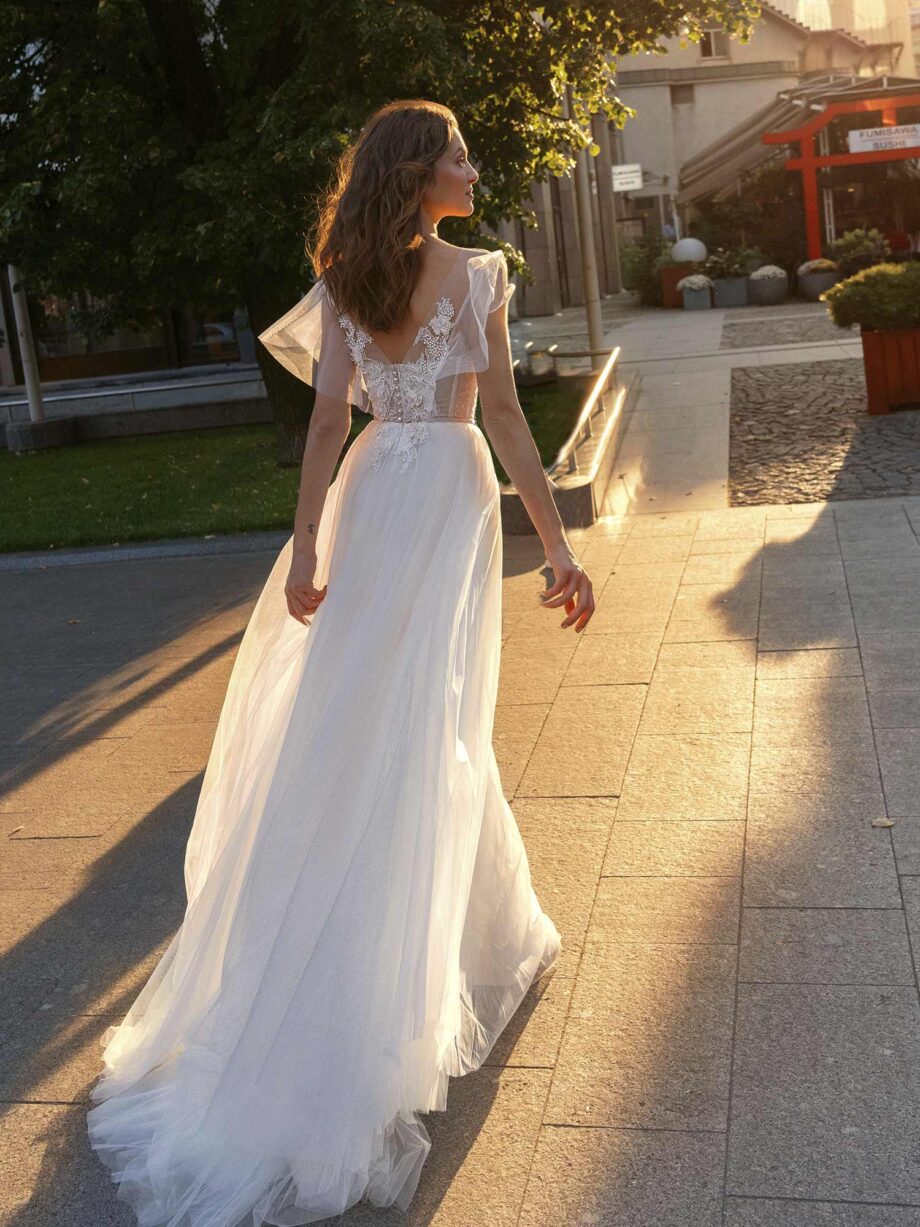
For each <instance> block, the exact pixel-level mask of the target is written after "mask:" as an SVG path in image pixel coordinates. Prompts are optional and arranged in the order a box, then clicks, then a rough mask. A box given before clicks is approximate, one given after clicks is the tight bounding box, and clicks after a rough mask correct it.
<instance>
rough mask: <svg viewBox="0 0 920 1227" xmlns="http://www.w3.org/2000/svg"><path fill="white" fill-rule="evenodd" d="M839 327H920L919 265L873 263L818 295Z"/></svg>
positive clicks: (876, 328) (871, 328)
mask: <svg viewBox="0 0 920 1227" xmlns="http://www.w3.org/2000/svg"><path fill="white" fill-rule="evenodd" d="M821 301H822V302H826V303H827V305H828V308H829V310H830V315H831V319H832V320H833V321H834V323H835V324H837V325H839V327H841V328H849V327H851V326H852V325H853V324H859V325H860V326H861V327H862V328H865V329H868V330H871V331H874V330H879V329H881V330H885V329H894V328H920V264H917V263H911V264H875V265H873V266H872V268H866V269H863V270H862V271H861V272H858V273H855V274H854V275H853V276H852V277H847V278H846V280H845V281H838V282H837V284H836V285H833V286H831V288H830V289H829V290H825V292H824V293H823V294H822V295H821Z"/></svg>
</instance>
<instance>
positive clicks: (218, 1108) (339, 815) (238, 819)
mask: <svg viewBox="0 0 920 1227" xmlns="http://www.w3.org/2000/svg"><path fill="white" fill-rule="evenodd" d="M401 429H405V428H402V427H400V426H399V425H398V424H391V423H384V422H380V421H377V420H374V421H372V422H370V423H369V424H368V426H367V427H366V428H365V430H364V431H363V432H362V434H361V435H359V436H358V438H357V439H356V440H355V442H354V443H353V444H352V446H351V448H350V449H349V451H348V453H347V454H346V456H345V458H344V460H343V462H342V464H341V466H340V469H339V472H338V475H337V477H336V480H335V481H334V482H333V484H332V485H331V487H330V489H329V492H328V494H327V498H326V503H325V506H324V509H323V514H322V518H321V521H320V524H319V526H318V530H317V539H316V548H317V557H318V569H317V574H316V584H317V586H318V587H322V586H323V584H325V583H327V582H328V592H327V595H326V598H325V600H324V602H323V603H322V604H321V605H320V607H319V608H318V610H317V611H316V613H315V614H314V615H313V617H312V620H311V621H310V623H309V625H304V624H302V623H299V622H297V621H295V619H294V618H292V617H291V616H290V614H289V613H288V611H287V605H286V602H285V598H284V583H285V580H286V577H287V573H288V568H289V565H290V561H291V546H292V541H291V540H288V542H287V543H286V545H285V546H284V547H283V548H282V550H281V552H280V554H279V555H278V557H277V559H276V561H275V563H274V566H273V567H272V570H271V573H270V574H269V577H268V579H267V581H266V583H265V586H264V588H263V590H262V592H261V594H260V596H259V599H258V601H257V603H256V605H255V608H254V610H253V613H252V616H251V618H250V621H249V623H248V625H247V628H246V631H245V634H244V636H243V639H242V641H241V644H240V647H239V650H238V653H237V656H236V659H235V661H234V665H233V670H232V673H231V677H230V681H229V684H228V689H227V692H226V697H225V700H224V704H223V708H222V711H221V714H220V718H219V721H218V725H217V730H216V734H215V738H214V743H213V747H212V749H211V753H210V757H209V760H208V764H207V768H206V771H205V775H204V779H203V783H202V788H201V793H200V796H199V800H198V804H197V809H196V813H195V818H194V823H193V826H192V830H191V833H190V837H189V840H188V846H187V851H186V859H185V887H186V892H187V899H188V902H187V907H186V911H185V916H184V919H183V922H182V925H181V927H180V929H179V931H178V932H177V933H176V934H175V936H174V937H173V939H172V941H171V943H170V945H169V946H168V948H167V949H166V952H165V953H164V954H163V956H162V958H161V959H160V961H159V963H158V964H157V966H156V968H155V970H154V971H153V973H152V975H151V976H150V979H149V980H148V982H147V983H146V985H145V986H144V988H143V989H142V991H141V992H140V994H139V996H138V997H137V999H136V1000H135V1002H134V1004H133V1005H132V1006H131V1008H130V1010H129V1011H128V1013H127V1015H126V1017H125V1018H124V1020H123V1021H122V1022H121V1023H120V1024H119V1025H117V1026H111V1027H109V1028H108V1029H107V1030H106V1031H105V1032H104V1034H103V1036H102V1039H101V1044H102V1050H103V1056H102V1065H103V1069H102V1073H101V1075H100V1077H99V1080H98V1082H97V1083H96V1085H95V1087H94V1088H93V1090H92V1092H91V1100H92V1102H93V1103H94V1105H95V1106H93V1107H92V1108H91V1109H90V1110H89V1112H88V1117H87V1121H88V1130H89V1136H90V1141H91V1144H92V1146H93V1148H94V1149H95V1150H96V1152H97V1153H98V1155H99V1157H100V1158H101V1159H102V1160H103V1161H104V1163H105V1164H106V1165H107V1166H108V1167H109V1169H110V1172H111V1177H112V1179H113V1180H114V1181H115V1182H116V1183H117V1184H118V1186H119V1187H118V1194H117V1196H118V1197H119V1198H120V1199H121V1200H123V1201H127V1202H129V1203H130V1204H131V1206H132V1207H133V1208H134V1211H135V1213H136V1215H137V1219H138V1222H139V1223H140V1224H141V1225H142V1227H161V1225H168V1227H236V1225H237V1224H247V1225H249V1224H252V1225H254V1227H259V1225H260V1224H263V1223H267V1224H275V1225H277V1227H290V1225H292V1224H303V1223H311V1222H317V1221H319V1220H321V1219H323V1218H327V1217H330V1216H333V1215H336V1214H339V1213H341V1212H342V1211H343V1210H345V1209H346V1208H347V1207H348V1206H350V1205H352V1204H353V1203H355V1202H356V1201H358V1200H360V1199H362V1198H364V1199H365V1200H366V1201H369V1202H371V1203H372V1204H374V1205H378V1206H387V1205H396V1206H398V1207H399V1208H400V1209H403V1210H404V1209H406V1207H407V1206H408V1204H409V1202H410V1201H411V1199H412V1196H413V1194H414V1192H415V1189H416V1186H417V1184H418V1180H419V1176H420V1173H421V1169H422V1166H423V1164H424V1162H425V1159H426V1158H427V1155H428V1152H429V1150H430V1146H431V1141H430V1137H429V1135H428V1132H427V1131H426V1129H425V1126H424V1124H423V1122H422V1121H421V1120H420V1119H419V1116H418V1113H419V1112H429V1111H433V1110H438V1111H443V1110H444V1109H446V1107H447V1091H448V1078H449V1077H450V1076H459V1075H462V1074H466V1073H469V1072H470V1071H472V1070H475V1069H477V1068H478V1067H479V1066H480V1065H481V1064H482V1062H483V1061H484V1059H485V1058H486V1056H487V1055H488V1053H489V1051H490V1050H491V1048H492V1046H493V1044H494V1043H495V1041H496V1039H497V1038H498V1036H499V1034H500V1032H501V1031H502V1030H503V1028H504V1027H505V1025H506V1023H507V1022H508V1020H509V1019H510V1017H511V1015H512V1014H513V1013H514V1011H515V1009H516V1008H517V1007H518V1005H519V1004H520V1002H521V1000H522V998H523V996H524V994H525V993H526V991H527V989H528V988H529V987H530V985H531V984H532V983H533V981H534V980H535V979H537V978H538V977H539V976H541V975H543V974H544V973H545V972H546V971H548V970H549V969H550V968H551V967H553V966H554V964H555V962H556V961H557V958H558V955H559V953H560V949H561V940H560V936H559V933H558V931H557V930H556V927H555V925H554V924H553V922H552V920H550V918H549V917H548V916H547V915H546V914H545V913H544V912H543V911H542V910H541V908H540V905H539V903H538V900H537V898H536V895H535V893H534V891H533V888H532V885H531V878H530V871H529V867H528V862H527V856H526V853H525V850H524V846H523V844H522V841H521V836H520V832H519V830H518V827H517V825H516V822H515V819H514V816H513V814H512V812H511V809H510V807H509V805H508V803H507V801H506V800H505V798H504V796H503V793H502V788H501V782H500V778H499V774H498V768H497V765H496V761H495V755H494V752H493V750H492V727H493V719H494V709H495V699H496V692H497V686H498V671H499V662H500V651H501V575H502V537H501V524H500V511H499V490H498V483H497V480H496V476H495V471H494V467H493V465H492V461H491V456H490V454H489V450H488V446H487V444H486V441H485V438H484V436H483V434H482V432H481V431H480V430H479V428H478V426H476V425H475V424H473V423H461V422H438V423H432V424H431V425H430V431H429V437H428V439H427V440H426V442H425V443H424V445H423V446H421V447H420V448H419V451H418V454H417V456H416V457H415V459H414V460H413V462H412V464H411V465H409V466H408V468H406V469H405V471H401V469H400V467H399V464H398V463H397V459H396V456H395V454H394V455H393V456H388V457H386V458H385V459H384V461H383V463H380V464H378V465H375V464H374V463H373V462H372V457H373V456H374V454H375V447H379V446H380V444H382V443H385V442H386V436H382V437H381V434H380V432H389V433H390V434H392V433H393V432H399V431H400V430H401Z"/></svg>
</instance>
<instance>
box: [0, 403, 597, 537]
mask: <svg viewBox="0 0 920 1227" xmlns="http://www.w3.org/2000/svg"><path fill="white" fill-rule="evenodd" d="M582 389H583V385H582V384H581V383H580V382H579V381H577V380H560V381H559V382H558V383H555V384H554V383H548V384H541V385H538V386H536V387H532V388H521V389H520V392H519V396H520V401H521V406H522V408H523V410H524V412H525V414H526V415H527V420H528V422H529V424H530V428H531V430H532V432H533V435H534V438H535V440H536V442H537V446H538V448H539V450H540V455H541V457H542V459H543V463H544V464H549V463H550V462H551V461H552V460H553V459H554V458H555V456H556V453H557V452H558V450H559V448H560V447H561V446H562V444H563V443H564V442H565V440H566V438H567V436H568V434H569V432H570V430H571V428H572V426H573V425H574V422H575V418H576V416H577V414H578V411H579V408H580V406H581V403H582V397H583V395H584V392H583V390H582ZM369 421H370V418H368V417H367V416H366V415H365V414H363V413H359V412H357V411H355V412H354V416H353V424H352V433H351V436H350V439H349V444H348V445H350V443H351V441H352V440H353V439H354V438H356V437H357V435H358V434H360V432H361V431H362V430H363V429H364V427H365V426H366V425H367V424H368V422H369ZM480 425H481V422H480ZM274 435H275V432H274V426H272V425H271V424H266V425H255V426H228V427H218V428H215V429H209V430H183V431H176V432H172V433H169V434H158V435H137V436H126V437H123V438H115V439H100V440H93V441H91V442H87V443H79V444H76V445H74V446H72V447H59V448H49V449H48V450H47V451H40V452H34V453H25V454H23V455H19V456H14V455H12V454H11V453H9V452H7V451H5V450H0V552H5V553H8V552H11V551H15V550H44V549H61V548H63V547H67V546H77V545H112V544H115V543H122V542H126V541H150V540H156V539H158V538H161V537H201V536H205V535H208V534H214V535H222V534H228V533H242V532H253V531H258V530H263V529H285V528H288V527H290V525H291V524H292V522H293V518H294V511H295V509H296V506H297V490H298V486H299V484H300V469H299V467H292V468H287V469H282V468H279V467H278V465H277V464H276V462H275V437H274ZM348 445H346V446H348ZM490 447H491V444H490ZM344 454H345V449H343V452H342V455H343V456H344ZM493 460H494V461H495V466H496V472H497V473H498V477H499V480H500V481H503V482H504V481H507V476H506V474H505V473H504V471H503V470H502V468H501V466H500V465H499V463H498V460H497V459H496V458H495V456H494V453H493ZM339 463H341V460H340V461H339ZM336 471H338V469H336Z"/></svg>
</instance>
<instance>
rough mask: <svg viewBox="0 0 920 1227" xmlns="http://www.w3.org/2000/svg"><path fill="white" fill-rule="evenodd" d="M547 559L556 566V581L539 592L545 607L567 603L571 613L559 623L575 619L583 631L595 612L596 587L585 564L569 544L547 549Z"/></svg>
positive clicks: (566, 623)
mask: <svg viewBox="0 0 920 1227" xmlns="http://www.w3.org/2000/svg"><path fill="white" fill-rule="evenodd" d="M546 561H547V562H548V563H549V565H550V566H551V567H552V568H553V576H554V578H555V583H554V584H553V586H552V587H551V588H547V590H546V591H545V592H541V593H540V600H541V602H542V604H543V606H544V607H545V608H549V609H554V608H556V607H557V606H559V605H565V609H566V613H567V614H568V617H567V618H565V619H564V620H563V621H562V622H560V623H559V625H560V626H562V627H566V626H571V625H572V623H573V622H574V623H575V630H576V631H583V630H584V629H585V627H586V626H587V625H588V623H589V622H590V621H591V615H592V614H593V613H594V608H595V606H594V588H593V586H592V584H591V579H590V577H589V576H588V573H587V571H586V570H585V569H584V567H582V566H580V565H579V563H578V560H577V559H576V557H575V555H574V554H573V553H572V551H571V549H570V548H569V546H568V545H567V544H566V545H560V546H556V547H554V548H553V549H551V550H547V552H546Z"/></svg>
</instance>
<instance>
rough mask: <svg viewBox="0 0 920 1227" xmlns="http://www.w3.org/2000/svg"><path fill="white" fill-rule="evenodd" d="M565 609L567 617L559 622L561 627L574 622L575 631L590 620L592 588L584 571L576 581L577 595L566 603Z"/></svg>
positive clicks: (592, 597) (592, 605) (592, 599)
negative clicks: (577, 581)
mask: <svg viewBox="0 0 920 1227" xmlns="http://www.w3.org/2000/svg"><path fill="white" fill-rule="evenodd" d="M566 611H567V613H568V617H566V618H564V619H563V621H562V622H560V624H559V625H560V626H561V627H563V628H564V627H567V626H572V625H573V624H575V629H576V630H577V631H583V630H584V628H585V627H586V626H587V625H588V622H589V621H590V620H591V615H592V614H593V613H594V589H593V588H592V586H591V580H590V579H589V578H588V576H587V575H585V574H584V572H582V574H581V577H580V580H579V583H578V597H577V599H576V600H574V601H570V602H568V603H567V604H566Z"/></svg>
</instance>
